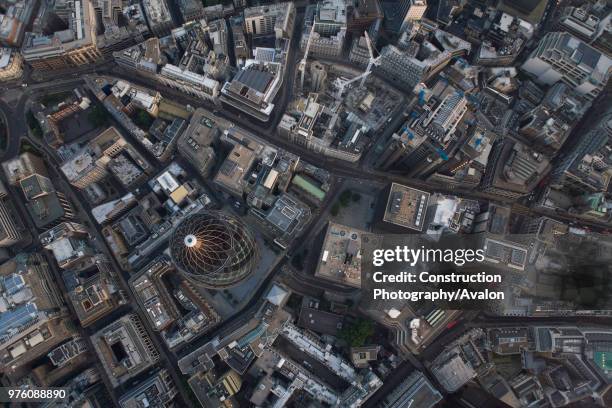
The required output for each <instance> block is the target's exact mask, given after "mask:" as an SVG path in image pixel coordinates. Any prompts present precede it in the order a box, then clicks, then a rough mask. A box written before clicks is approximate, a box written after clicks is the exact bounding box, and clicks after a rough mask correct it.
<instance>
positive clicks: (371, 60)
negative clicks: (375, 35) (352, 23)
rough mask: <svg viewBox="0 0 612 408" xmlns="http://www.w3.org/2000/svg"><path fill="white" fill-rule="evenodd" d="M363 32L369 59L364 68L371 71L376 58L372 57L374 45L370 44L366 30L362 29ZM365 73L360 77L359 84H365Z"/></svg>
mask: <svg viewBox="0 0 612 408" xmlns="http://www.w3.org/2000/svg"><path fill="white" fill-rule="evenodd" d="M363 34H364V35H365V39H366V45H367V46H368V54H370V59H369V60H368V67H367V68H366V72H368V73H369V72H370V71H372V66H373V65H374V63H375V61H376V58H374V46H373V45H372V41H371V40H370V36H369V35H368V32H367V31H364V32H363ZM367 78H368V77H367V75H366V76H364V77H363V78H362V79H361V86H364V85H365V81H366V79H367Z"/></svg>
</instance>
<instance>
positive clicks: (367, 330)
mask: <svg viewBox="0 0 612 408" xmlns="http://www.w3.org/2000/svg"><path fill="white" fill-rule="evenodd" d="M373 334H374V324H373V323H372V321H371V320H366V319H357V320H355V321H354V322H352V323H351V324H348V325H346V326H344V327H343V328H342V330H341V331H340V333H339V335H338V337H340V338H341V339H342V340H344V341H346V342H347V343H348V345H349V346H351V347H361V346H363V345H364V344H365V343H366V341H367V340H368V338H370V337H371V336H372V335H373Z"/></svg>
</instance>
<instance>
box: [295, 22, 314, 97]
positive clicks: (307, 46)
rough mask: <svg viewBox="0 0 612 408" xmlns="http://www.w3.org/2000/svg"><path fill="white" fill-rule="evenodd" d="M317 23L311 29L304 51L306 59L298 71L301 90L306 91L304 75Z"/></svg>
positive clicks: (302, 61) (303, 59)
mask: <svg viewBox="0 0 612 408" xmlns="http://www.w3.org/2000/svg"><path fill="white" fill-rule="evenodd" d="M314 29H315V22H314V21H313V22H312V28H311V29H310V35H309V36H308V42H307V43H306V49H305V50H304V58H302V60H301V61H300V65H299V66H298V69H299V70H300V71H301V75H302V76H301V78H300V89H304V74H305V73H306V62H307V61H308V52H309V51H310V44H311V43H312V37H313V35H314Z"/></svg>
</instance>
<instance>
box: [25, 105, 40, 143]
mask: <svg viewBox="0 0 612 408" xmlns="http://www.w3.org/2000/svg"><path fill="white" fill-rule="evenodd" d="M26 122H27V124H28V127H29V128H30V130H31V131H32V134H33V135H34V136H36V137H38V138H41V137H42V129H41V128H40V123H38V120H37V119H36V117H35V116H34V113H32V111H31V110H29V111H28V113H26Z"/></svg>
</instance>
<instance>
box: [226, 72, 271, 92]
mask: <svg viewBox="0 0 612 408" xmlns="http://www.w3.org/2000/svg"><path fill="white" fill-rule="evenodd" d="M273 79H274V75H273V74H272V73H270V72H268V71H261V70H259V69H256V68H251V69H249V68H247V69H243V70H241V71H240V72H238V74H237V75H236V77H235V78H234V80H235V81H238V82H240V83H243V84H245V85H246V86H248V87H249V88H253V89H255V90H257V91H259V92H261V93H264V92H266V89H267V88H268V86H269V85H270V83H271V82H272V80H273Z"/></svg>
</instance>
